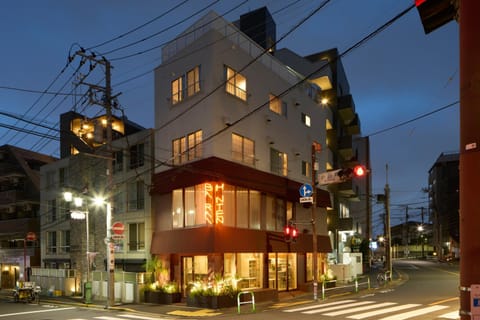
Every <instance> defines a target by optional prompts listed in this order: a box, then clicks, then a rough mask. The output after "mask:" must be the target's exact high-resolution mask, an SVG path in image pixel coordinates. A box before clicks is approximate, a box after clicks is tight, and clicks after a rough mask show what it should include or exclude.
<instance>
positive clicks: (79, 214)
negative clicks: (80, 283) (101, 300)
mask: <svg viewBox="0 0 480 320" xmlns="http://www.w3.org/2000/svg"><path fill="white" fill-rule="evenodd" d="M63 198H64V199H65V201H66V202H72V201H73V203H74V205H75V207H76V208H81V207H82V205H83V198H81V197H74V196H73V194H72V193H71V192H68V191H67V192H64V193H63ZM70 216H71V218H72V219H74V220H83V219H85V226H86V227H85V230H86V234H87V245H86V248H87V249H86V253H87V276H86V281H85V286H84V294H85V303H92V285H91V283H90V257H89V253H90V248H89V244H90V232H89V228H88V226H89V222H88V206H85V211H82V210H78V209H77V210H70Z"/></svg>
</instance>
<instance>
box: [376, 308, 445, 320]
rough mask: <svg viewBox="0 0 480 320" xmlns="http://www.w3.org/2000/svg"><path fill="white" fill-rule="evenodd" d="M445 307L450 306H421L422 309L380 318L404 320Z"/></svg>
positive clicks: (383, 319)
mask: <svg viewBox="0 0 480 320" xmlns="http://www.w3.org/2000/svg"><path fill="white" fill-rule="evenodd" d="M445 308H448V307H446V306H430V307H426V308H421V309H417V310H413V311H409V312H404V313H400V314H395V315H393V316H390V317H386V318H382V319H380V320H404V319H409V318H413V317H416V316H420V315H424V314H426V313H430V312H435V311H438V310H442V309H445Z"/></svg>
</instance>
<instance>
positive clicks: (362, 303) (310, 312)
mask: <svg viewBox="0 0 480 320" xmlns="http://www.w3.org/2000/svg"><path fill="white" fill-rule="evenodd" d="M372 303H375V301H362V302H357V303H355V304H354V306H362V305H365V304H372ZM346 307H347V308H350V307H352V306H336V307H330V308H321V309H317V310H310V311H305V312H302V313H304V314H315V313H322V314H323V313H324V312H327V311H334V310H338V309H344V308H346Z"/></svg>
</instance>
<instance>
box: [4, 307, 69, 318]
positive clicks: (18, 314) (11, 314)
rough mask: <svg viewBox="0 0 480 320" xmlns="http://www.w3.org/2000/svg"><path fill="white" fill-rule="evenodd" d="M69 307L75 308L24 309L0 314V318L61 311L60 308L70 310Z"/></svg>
mask: <svg viewBox="0 0 480 320" xmlns="http://www.w3.org/2000/svg"><path fill="white" fill-rule="evenodd" d="M71 309H76V307H66V308H56V309H48V310H35V311H25V312H16V313H7V314H0V318H4V317H12V316H20V315H23V314H32V313H43V312H53V311H62V310H71Z"/></svg>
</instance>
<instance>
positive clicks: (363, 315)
mask: <svg viewBox="0 0 480 320" xmlns="http://www.w3.org/2000/svg"><path fill="white" fill-rule="evenodd" d="M418 306H420V304H414V303H411V304H403V305H399V306H395V307H390V308H384V309H382V310H376V311H371V312H365V313H360V314H356V315H354V316H350V317H348V318H349V319H357V320H360V319H365V318H370V317H373V316H378V315H381V314H386V313H391V312H396V311H401V310H405V309H410V308H413V307H418Z"/></svg>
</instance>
